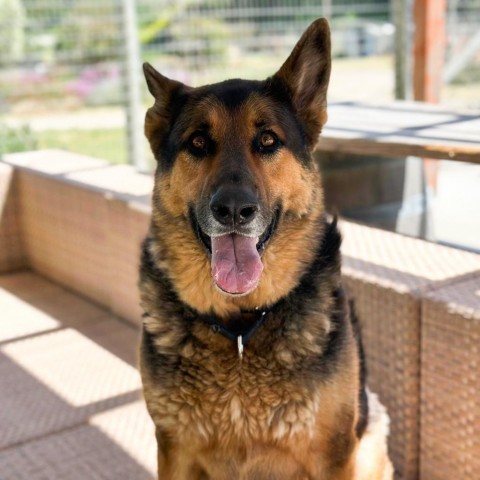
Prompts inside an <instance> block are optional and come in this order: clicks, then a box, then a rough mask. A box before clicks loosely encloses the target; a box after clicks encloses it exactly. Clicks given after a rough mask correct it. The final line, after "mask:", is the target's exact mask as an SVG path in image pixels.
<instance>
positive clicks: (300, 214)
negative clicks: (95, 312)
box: [141, 20, 391, 480]
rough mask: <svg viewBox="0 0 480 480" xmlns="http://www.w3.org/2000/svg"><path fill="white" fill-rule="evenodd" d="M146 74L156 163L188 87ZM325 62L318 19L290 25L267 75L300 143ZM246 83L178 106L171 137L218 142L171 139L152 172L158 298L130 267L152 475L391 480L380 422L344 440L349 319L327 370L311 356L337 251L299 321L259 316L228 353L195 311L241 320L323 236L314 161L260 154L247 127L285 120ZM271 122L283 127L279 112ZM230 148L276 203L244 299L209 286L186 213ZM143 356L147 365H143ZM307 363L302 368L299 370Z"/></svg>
mask: <svg viewBox="0 0 480 480" xmlns="http://www.w3.org/2000/svg"><path fill="white" fill-rule="evenodd" d="M319 72H320V73H321V75H319ZM145 73H146V77H147V83H148V86H149V90H150V92H151V93H152V94H153V95H154V97H155V105H154V106H153V107H152V108H150V109H149V111H148V113H147V117H146V122H145V132H146V135H147V138H148V139H149V141H150V144H151V146H152V150H153V152H154V153H155V154H156V155H157V158H158V160H159V161H160V162H161V161H162V160H163V159H162V158H161V153H159V148H160V147H161V142H162V140H161V139H162V135H164V134H165V130H166V129H167V125H168V117H169V115H170V113H171V112H170V111H169V108H171V105H170V103H171V102H170V100H171V99H170V97H171V96H172V95H174V93H175V92H176V91H178V90H180V89H187V88H188V87H185V86H182V85H181V84H179V83H178V82H172V81H170V80H168V79H166V78H165V77H163V76H162V75H161V74H159V73H158V72H156V71H155V70H154V69H153V68H152V67H149V66H147V67H145ZM329 73H330V40H329V31H328V26H327V24H326V22H325V21H322V20H320V21H317V22H315V23H314V24H312V26H311V27H310V28H309V30H307V32H306V33H305V34H304V35H303V36H302V38H301V40H300V41H299V43H298V45H297V47H295V49H294V51H293V52H292V54H291V56H290V57H289V59H288V60H287V61H286V62H285V64H284V65H283V67H282V68H281V69H280V71H279V72H278V73H277V75H276V77H277V79H281V80H282V81H285V83H286V84H287V85H288V87H289V88H290V90H289V91H290V92H291V96H292V98H291V101H292V104H291V107H292V108H293V109H294V110H295V112H294V114H295V115H296V117H297V118H298V119H301V120H302V122H303V124H304V125H305V126H306V127H305V132H304V134H305V136H304V137H302V142H303V143H305V144H307V143H308V145H309V146H310V148H313V146H314V144H315V142H316V138H317V136H318V133H319V132H320V130H321V128H322V126H323V124H324V123H325V121H326V118H327V114H326V90H327V85H328V76H329ZM207 91H208V90H207ZM256 92H257V93H251V94H250V95H249V96H248V97H247V98H246V100H245V101H244V102H243V103H240V104H238V105H237V106H236V108H234V109H233V108H232V109H228V108H226V107H225V106H224V104H222V102H221V101H220V100H219V98H216V97H214V96H213V95H210V96H208V95H206V96H205V95H204V96H201V98H202V100H200V101H196V103H194V104H193V105H190V104H189V105H188V112H187V114H185V115H184V117H187V118H188V121H186V120H185V118H184V117H182V122H183V123H181V124H180V125H181V129H179V130H182V129H183V130H184V131H183V130H182V131H181V135H182V141H183V142H187V140H188V139H189V138H190V136H191V135H192V134H194V132H196V131H197V130H198V129H199V125H200V124H205V123H207V124H208V132H209V136H210V137H211V138H213V140H214V142H215V145H217V147H218V148H217V149H216V150H212V151H214V152H215V153H214V154H213V153H211V154H210V152H209V154H208V155H205V156H203V157H202V158H195V156H194V155H192V154H191V153H189V152H191V150H188V149H181V150H179V152H180V153H178V154H177V155H176V157H175V159H174V162H172V163H171V165H169V167H168V168H164V170H162V169H161V168H159V171H158V173H157V176H156V181H155V188H154V194H153V215H152V228H151V231H150V239H151V241H150V242H149V243H148V253H149V255H151V256H152V257H153V259H152V260H153V261H150V260H149V264H150V263H153V264H154V266H155V268H156V269H158V271H161V272H162V276H161V280H160V282H162V281H163V279H164V277H165V278H166V279H167V280H168V282H167V281H165V283H170V284H171V285H172V286H173V291H174V294H175V298H173V299H171V298H167V299H166V300H165V299H163V300H162V298H159V291H161V288H159V285H158V283H157V282H159V278H158V276H156V275H155V273H153V274H152V275H149V274H145V275H144V278H142V284H141V301H142V306H143V308H144V310H145V312H146V313H147V315H146V318H145V320H144V333H146V334H148V336H149V339H150V340H149V341H151V342H152V345H150V344H147V343H144V344H143V345H142V348H143V349H144V351H143V354H144V355H143V356H142V361H141V370H142V381H143V386H144V395H145V400H146V403H147V407H148V410H149V413H150V415H151V416H152V419H153V421H154V423H155V425H156V429H157V432H156V433H157V442H158V478H159V480H160V479H161V480H230V479H239V480H313V479H315V480H390V478H391V470H388V468H389V465H390V463H389V461H388V456H387V454H386V449H385V448H383V449H382V443H381V442H382V440H383V441H384V439H385V436H386V432H385V431H384V430H385V429H383V430H382V425H384V424H383V423H382V422H376V421H374V418H377V417H372V424H371V425H372V426H371V428H370V430H368V431H367V433H368V435H369V436H367V437H366V438H367V440H366V441H365V442H363V440H362V442H361V443H360V444H359V442H358V439H357V433H356V431H355V430H356V425H357V420H358V416H359V391H360V378H359V370H360V366H359V352H358V351H357V349H358V347H357V343H356V341H355V339H354V336H353V331H352V327H351V324H350V321H347V322H344V323H342V324H341V325H342V327H341V328H342V332H343V329H345V330H346V332H344V333H345V337H341V338H342V341H341V342H339V343H338V344H337V345H341V347H339V349H338V350H339V351H338V352H335V354H336V356H335V357H334V358H335V368H331V369H330V370H329V369H327V368H326V367H325V372H323V371H322V368H323V367H322V365H321V362H320V363H319V362H318V359H321V358H328V355H333V354H332V353H331V352H330V353H328V351H327V350H328V342H329V341H330V340H329V339H331V334H332V335H333V334H335V333H336V330H335V329H336V328H338V329H339V331H340V327H338V323H335V322H334V321H333V316H334V315H335V312H334V310H335V308H337V307H338V305H339V304H338V303H335V302H337V301H338V298H340V297H335V296H334V295H333V294H332V292H335V291H337V290H340V283H341V282H340V273H339V272H340V269H339V268H340V267H339V265H340V263H339V262H340V260H339V258H338V256H337V257H335V258H336V261H337V263H336V265H337V270H336V271H335V272H333V270H332V271H331V272H330V273H331V274H330V275H328V276H327V277H326V278H325V282H323V278H322V283H319V285H320V287H319V288H318V292H317V293H316V294H315V296H314V299H315V300H318V302H317V303H315V305H314V306H312V311H308V312H304V313H303V316H302V318H301V321H302V322H303V323H302V326H301V328H300V327H299V326H298V325H297V322H296V319H291V320H290V321H288V322H287V321H284V319H282V318H281V316H280V315H279V316H275V315H272V317H271V318H270V322H269V323H268V325H266V324H264V325H263V328H261V329H259V330H258V331H257V332H256V333H255V336H254V337H253V338H252V339H251V341H250V342H249V344H248V348H247V349H246V350H245V353H244V355H243V359H242V360H241V361H240V360H239V359H238V352H237V351H236V349H235V348H234V345H232V342H231V340H229V339H227V338H225V337H223V336H222V335H218V334H216V333H214V332H213V331H212V329H211V328H210V326H208V325H207V324H206V323H205V322H204V321H194V320H198V315H199V313H200V314H208V315H216V316H217V317H219V318H220V321H222V322H224V323H225V324H227V325H228V324H229V322H234V321H236V320H239V318H240V320H251V317H250V316H251V314H250V313H241V312H242V311H243V312H245V311H249V310H253V309H255V308H256V307H262V308H265V307H268V306H271V305H274V304H275V303H277V302H279V300H280V299H282V298H285V297H287V295H288V294H289V293H291V292H292V291H294V289H295V287H297V286H298V284H299V282H300V280H301V278H302V277H304V274H305V273H306V272H307V270H308V269H309V268H310V266H311V265H312V263H313V262H314V257H315V255H316V254H317V252H318V248H317V247H318V245H319V241H320V239H322V238H323V235H324V233H325V232H324V231H323V229H324V228H325V226H324V225H325V223H324V222H323V223H322V222H321V221H320V220H322V218H323V216H324V207H323V192H322V188H321V183H320V175H319V172H318V170H317V166H316V164H315V163H314V162H310V161H304V158H303V157H302V155H303V154H304V152H303V150H302V149H301V148H297V150H295V151H293V150H292V149H288V148H280V149H278V150H276V151H275V153H273V154H272V155H269V156H263V157H262V156H261V155H260V153H258V151H257V150H258V149H257V150H255V148H252V138H255V135H256V134H257V132H258V130H259V126H258V125H260V124H261V125H262V128H264V129H266V130H268V131H273V132H274V133H275V134H276V135H277V136H278V137H279V138H280V139H282V138H284V139H285V138H287V136H288V135H289V131H288V126H287V125H283V124H281V122H277V119H278V118H285V117H282V116H281V115H278V112H276V111H275V108H277V109H278V108H280V107H279V105H278V103H275V102H272V101H271V99H269V98H265V97H263V96H261V95H260V94H259V93H258V90H257V91H256ZM195 98H196V99H197V97H195ZM289 108H290V107H289ZM289 112H290V110H289ZM289 115H291V114H290V113H289ZM284 122H285V123H286V124H289V122H288V118H287V119H286V120H284ZM302 135H303V134H302ZM304 138H306V142H305V141H304ZM255 152H256V153H255ZM235 155H238V158H240V159H241V160H239V161H240V162H241V165H242V168H244V169H245V172H247V174H248V176H249V178H250V177H252V178H253V180H252V183H253V184H254V185H255V189H256V192H257V194H258V197H259V199H260V201H261V204H262V205H265V206H266V209H267V210H268V211H269V212H274V210H275V208H276V207H277V206H278V205H281V206H282V209H283V210H282V215H281V218H280V221H279V223H278V225H277V228H276V231H275V233H274V235H273V236H272V237H271V239H270V241H269V243H268V244H267V247H266V249H265V251H264V253H263V256H262V263H263V273H262V276H261V280H260V283H259V285H258V286H257V287H256V288H255V289H254V290H253V291H252V292H251V293H248V294H246V295H245V296H228V295H225V294H224V293H221V292H220V291H219V290H218V288H217V287H216V286H215V284H214V281H213V280H212V275H211V265H210V261H209V258H208V256H207V254H206V251H205V247H204V245H203V244H202V243H201V242H200V241H199V239H198V238H197V235H196V232H195V231H194V229H193V228H192V225H191V223H190V218H189V209H190V208H191V206H192V205H197V204H201V203H200V202H201V200H202V199H204V198H206V197H208V196H209V195H210V193H211V191H212V186H213V185H216V182H217V181H218V179H219V178H221V174H222V169H223V168H226V167H225V164H228V165H230V164H229V163H228V161H232V162H233V161H236V157H235ZM295 155H298V157H296V156H295ZM267 157H268V158H267ZM337 238H338V237H337ZM315 246H317V247H315ZM313 247H315V248H317V250H315V248H313ZM337 252H338V245H337ZM325 275H327V274H325ZM304 278H310V277H304ZM324 283H325V284H324ZM162 285H163V284H162ZM172 296H173V295H172ZM177 297H178V299H177ZM299 298H301V299H303V298H304V297H299ZM342 298H343V297H342ZM178 300H179V301H178ZM181 302H183V303H182V305H186V306H188V308H183V307H182V308H183V309H182V310H181V312H182V313H181V315H179V318H176V317H175V315H176V313H175V309H176V307H177V304H178V303H181ZM280 303H281V302H279V304H280ZM166 304H168V307H167V306H166ZM342 305H343V304H342ZM169 308H170V309H171V310H169ZM342 308H343V307H341V308H340V310H341V309H342ZM272 313H273V312H272ZM188 315H192V316H193V317H192V318H190V317H189V316H188ZM343 315H344V316H345V315H348V312H347V313H345V312H343ZM186 325H187V326H186ZM186 332H187V333H186ZM277 332H281V334H279V335H276V333H277ZM272 337H275V341H272ZM152 349H153V350H154V354H152V352H151V350H152ZM155 355H157V356H155ZM157 360H158V362H159V365H156V363H157ZM149 361H150V362H151V363H152V365H150V364H149V365H146V364H145V362H149ZM160 362H165V363H164V364H162V365H160ZM169 362H171V363H172V364H169ZM310 363H311V364H313V365H314V367H312V369H311V370H310V371H309V370H308V365H309V364H310ZM337 364H338V365H337ZM327 371H328V372H327ZM152 372H153V373H152ZM155 372H157V373H155ZM306 372H308V374H307V373H306ZM157 374H161V378H159V377H158V375H157ZM309 375H310V376H309ZM312 376H314V380H313V381H312V380H311V378H312ZM307 378H309V380H308V379H307ZM373 450H374V451H375V452H376V455H377V456H376V457H375V461H374V465H373V466H372V464H368V462H364V461H362V459H361V455H364V454H365V452H370V451H373ZM390 468H391V467H390ZM389 475H390V476H389Z"/></svg>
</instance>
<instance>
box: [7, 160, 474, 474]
mask: <svg viewBox="0 0 480 480" xmlns="http://www.w3.org/2000/svg"><path fill="white" fill-rule="evenodd" d="M12 169H13V170H12ZM0 185H1V186H2V189H3V190H2V197H1V198H2V199H5V198H7V199H8V201H7V202H6V203H5V202H4V204H6V205H7V208H4V209H3V213H2V216H1V217H0V246H5V250H4V251H3V252H2V250H0V272H2V271H3V272H4V271H5V270H9V269H10V270H15V269H18V268H19V266H20V265H21V266H25V265H28V266H29V267H30V268H32V269H33V270H34V271H36V272H38V273H40V274H41V275H44V276H46V277H48V278H50V279H52V280H54V281H55V282H57V283H58V284H61V285H65V286H67V287H68V288H69V289H71V290H74V291H77V292H79V293H80V294H82V295H83V296H85V297H87V298H89V299H91V300H93V301H95V302H96V303H98V304H100V305H102V306H104V307H105V308H106V309H108V310H110V311H112V312H115V313H116V314H118V315H119V316H121V317H123V318H125V319H126V320H129V321H130V322H132V323H134V324H135V325H138V324H139V322H140V314H141V312H140V308H139V306H138V304H139V301H138V294H137V287H136V282H137V265H138V259H139V249H140V243H141V240H142V238H143V236H144V235H145V233H146V231H147V227H148V222H149V215H150V209H149V203H150V192H151V190H152V186H153V181H152V179H151V177H149V176H146V175H141V174H138V173H136V172H135V171H134V170H133V168H131V167H127V166H107V165H106V164H105V163H104V162H101V161H98V160H92V159H90V158H87V157H82V156H79V155H73V154H69V153H66V152H59V151H44V152H32V153H24V154H15V155H9V156H7V157H6V158H5V163H3V164H2V163H0ZM5 186H7V187H8V188H7V187H5ZM7 191H8V192H9V193H8V194H6V192H7ZM2 201H3V200H2ZM340 228H341V230H342V233H343V237H344V243H343V247H342V252H343V275H344V280H345V285H346V287H347V288H348V290H349V291H350V293H351V295H352V296H353V297H354V299H355V302H356V309H357V311H358V314H359V316H360V318H361V322H362V325H363V337H364V343H365V348H366V354H367V363H368V369H369V384H370V387H371V389H372V390H373V391H375V392H377V393H378V394H379V396H380V400H381V401H382V403H384V404H385V405H386V406H387V408H388V412H389V415H390V417H391V435H390V446H389V447H390V452H391V456H392V460H393V461H394V464H395V469H396V477H397V478H398V479H402V480H417V479H418V478H420V477H419V475H420V473H421V475H422V476H421V478H422V480H436V479H439V480H447V479H448V480H454V479H455V480H456V479H457V478H458V479H460V478H461V479H465V480H473V479H474V478H475V475H476V472H477V471H478V469H479V465H478V459H479V458H480V446H479V442H478V438H479V430H478V424H479V403H478V398H479V397H480V392H479V379H478V369H479V368H480V366H479V364H480V359H479V343H480V342H479V339H478V337H479V327H478V325H479V317H478V316H479V315H480V313H479V311H480V306H479V305H478V294H477V293H475V292H477V291H478V290H479V288H480V287H478V285H479V278H480V256H479V255H475V254H473V253H468V252H464V251H460V250H456V249H453V248H448V247H444V246H440V245H435V244H431V243H428V242H424V241H421V240H416V239H412V238H407V237H403V236H400V235H396V234H394V233H390V232H386V231H381V230H378V229H374V228H370V227H365V226H361V225H357V224H353V223H350V222H341V224H340ZM8 239H10V240H8ZM12 239H14V240H12ZM2 242H3V243H2ZM12 243H13V244H14V245H13V247H12ZM12 259H14V260H12ZM15 259H16V260H15ZM19 259H20V260H19ZM19 262H20V263H19ZM2 268H3V270H2ZM455 299H456V300H455ZM452 302H453V303H452ZM421 387H422V388H421ZM452 432H454V433H452ZM446 445H448V446H449V447H448V448H447V447H446ZM446 452H448V454H447V453H446ZM450 457H451V458H452V460H451V461H450ZM420 465H421V468H420ZM470 472H474V473H473V476H472V475H470Z"/></svg>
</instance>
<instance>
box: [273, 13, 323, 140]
mask: <svg viewBox="0 0 480 480" xmlns="http://www.w3.org/2000/svg"><path fill="white" fill-rule="evenodd" d="M330 50H331V45H330V28H329V26H328V22H327V20H325V19H324V18H319V19H318V20H315V21H314V22H313V23H312V24H311V25H310V27H308V29H307V30H306V31H305V33H304V34H303V35H302V37H301V38H300V40H299V41H298V43H297V44H296V45H295V48H294V49H293V51H292V53H291V54H290V56H289V57H288V59H287V61H286V62H285V63H284V64H283V65H282V67H281V68H280V70H279V71H278V72H277V73H276V74H275V75H274V76H273V78H272V80H273V81H274V82H275V81H278V80H280V81H281V82H282V83H283V85H284V86H286V87H287V89H288V91H289V92H290V95H291V100H292V104H293V107H294V108H295V110H296V113H297V114H298V115H299V117H300V118H301V119H302V120H303V123H304V125H305V129H306V133H307V138H308V142H309V144H310V147H311V148H313V147H314V146H315V145H316V143H317V137H318V135H319V134H320V132H321V130H322V126H323V125H324V124H325V123H326V121H327V89H328V81H329V79H330V69H331V53H330Z"/></svg>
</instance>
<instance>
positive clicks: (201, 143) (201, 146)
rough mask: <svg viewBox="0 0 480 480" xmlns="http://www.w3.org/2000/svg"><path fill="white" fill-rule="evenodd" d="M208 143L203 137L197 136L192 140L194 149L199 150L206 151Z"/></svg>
mask: <svg viewBox="0 0 480 480" xmlns="http://www.w3.org/2000/svg"><path fill="white" fill-rule="evenodd" d="M206 146H207V141H206V140H205V137H203V136H202V135H197V136H195V137H193V138H192V147H194V148H198V150H205V148H206Z"/></svg>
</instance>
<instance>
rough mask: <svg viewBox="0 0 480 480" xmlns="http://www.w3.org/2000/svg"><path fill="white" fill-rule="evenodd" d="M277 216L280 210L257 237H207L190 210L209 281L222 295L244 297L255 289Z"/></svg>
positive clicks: (236, 233)
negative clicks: (208, 265) (208, 264)
mask: <svg viewBox="0 0 480 480" xmlns="http://www.w3.org/2000/svg"><path fill="white" fill-rule="evenodd" d="M279 214H280V208H276V209H275V212H274V214H273V216H272V221H271V222H270V224H269V225H268V227H267V228H266V229H265V231H264V232H263V233H262V234H261V235H260V237H251V236H247V235H244V234H242V233H239V232H236V231H234V232H231V233H226V234H222V235H218V236H217V235H215V236H209V235H207V234H206V233H205V232H204V231H203V230H202V228H201V227H200V225H199V223H198V221H197V218H196V215H195V213H194V210H193V209H191V210H190V219H191V222H192V227H193V229H194V231H195V232H196V234H197V237H198V239H199V241H200V243H202V244H203V246H204V247H205V249H206V251H207V254H208V256H209V257H210V261H211V272H212V277H213V280H214V282H215V285H216V286H217V287H218V288H219V289H220V290H221V291H222V292H224V293H227V294H230V295H236V296H240V295H247V294H248V293H250V292H252V291H253V290H255V288H256V287H257V286H258V284H259V282H260V278H261V275H262V272H263V263H262V260H261V256H262V254H263V252H264V250H265V247H266V245H267V244H268V242H269V240H270V239H271V238H272V236H273V234H274V232H275V230H276V227H277V224H278V218H279Z"/></svg>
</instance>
